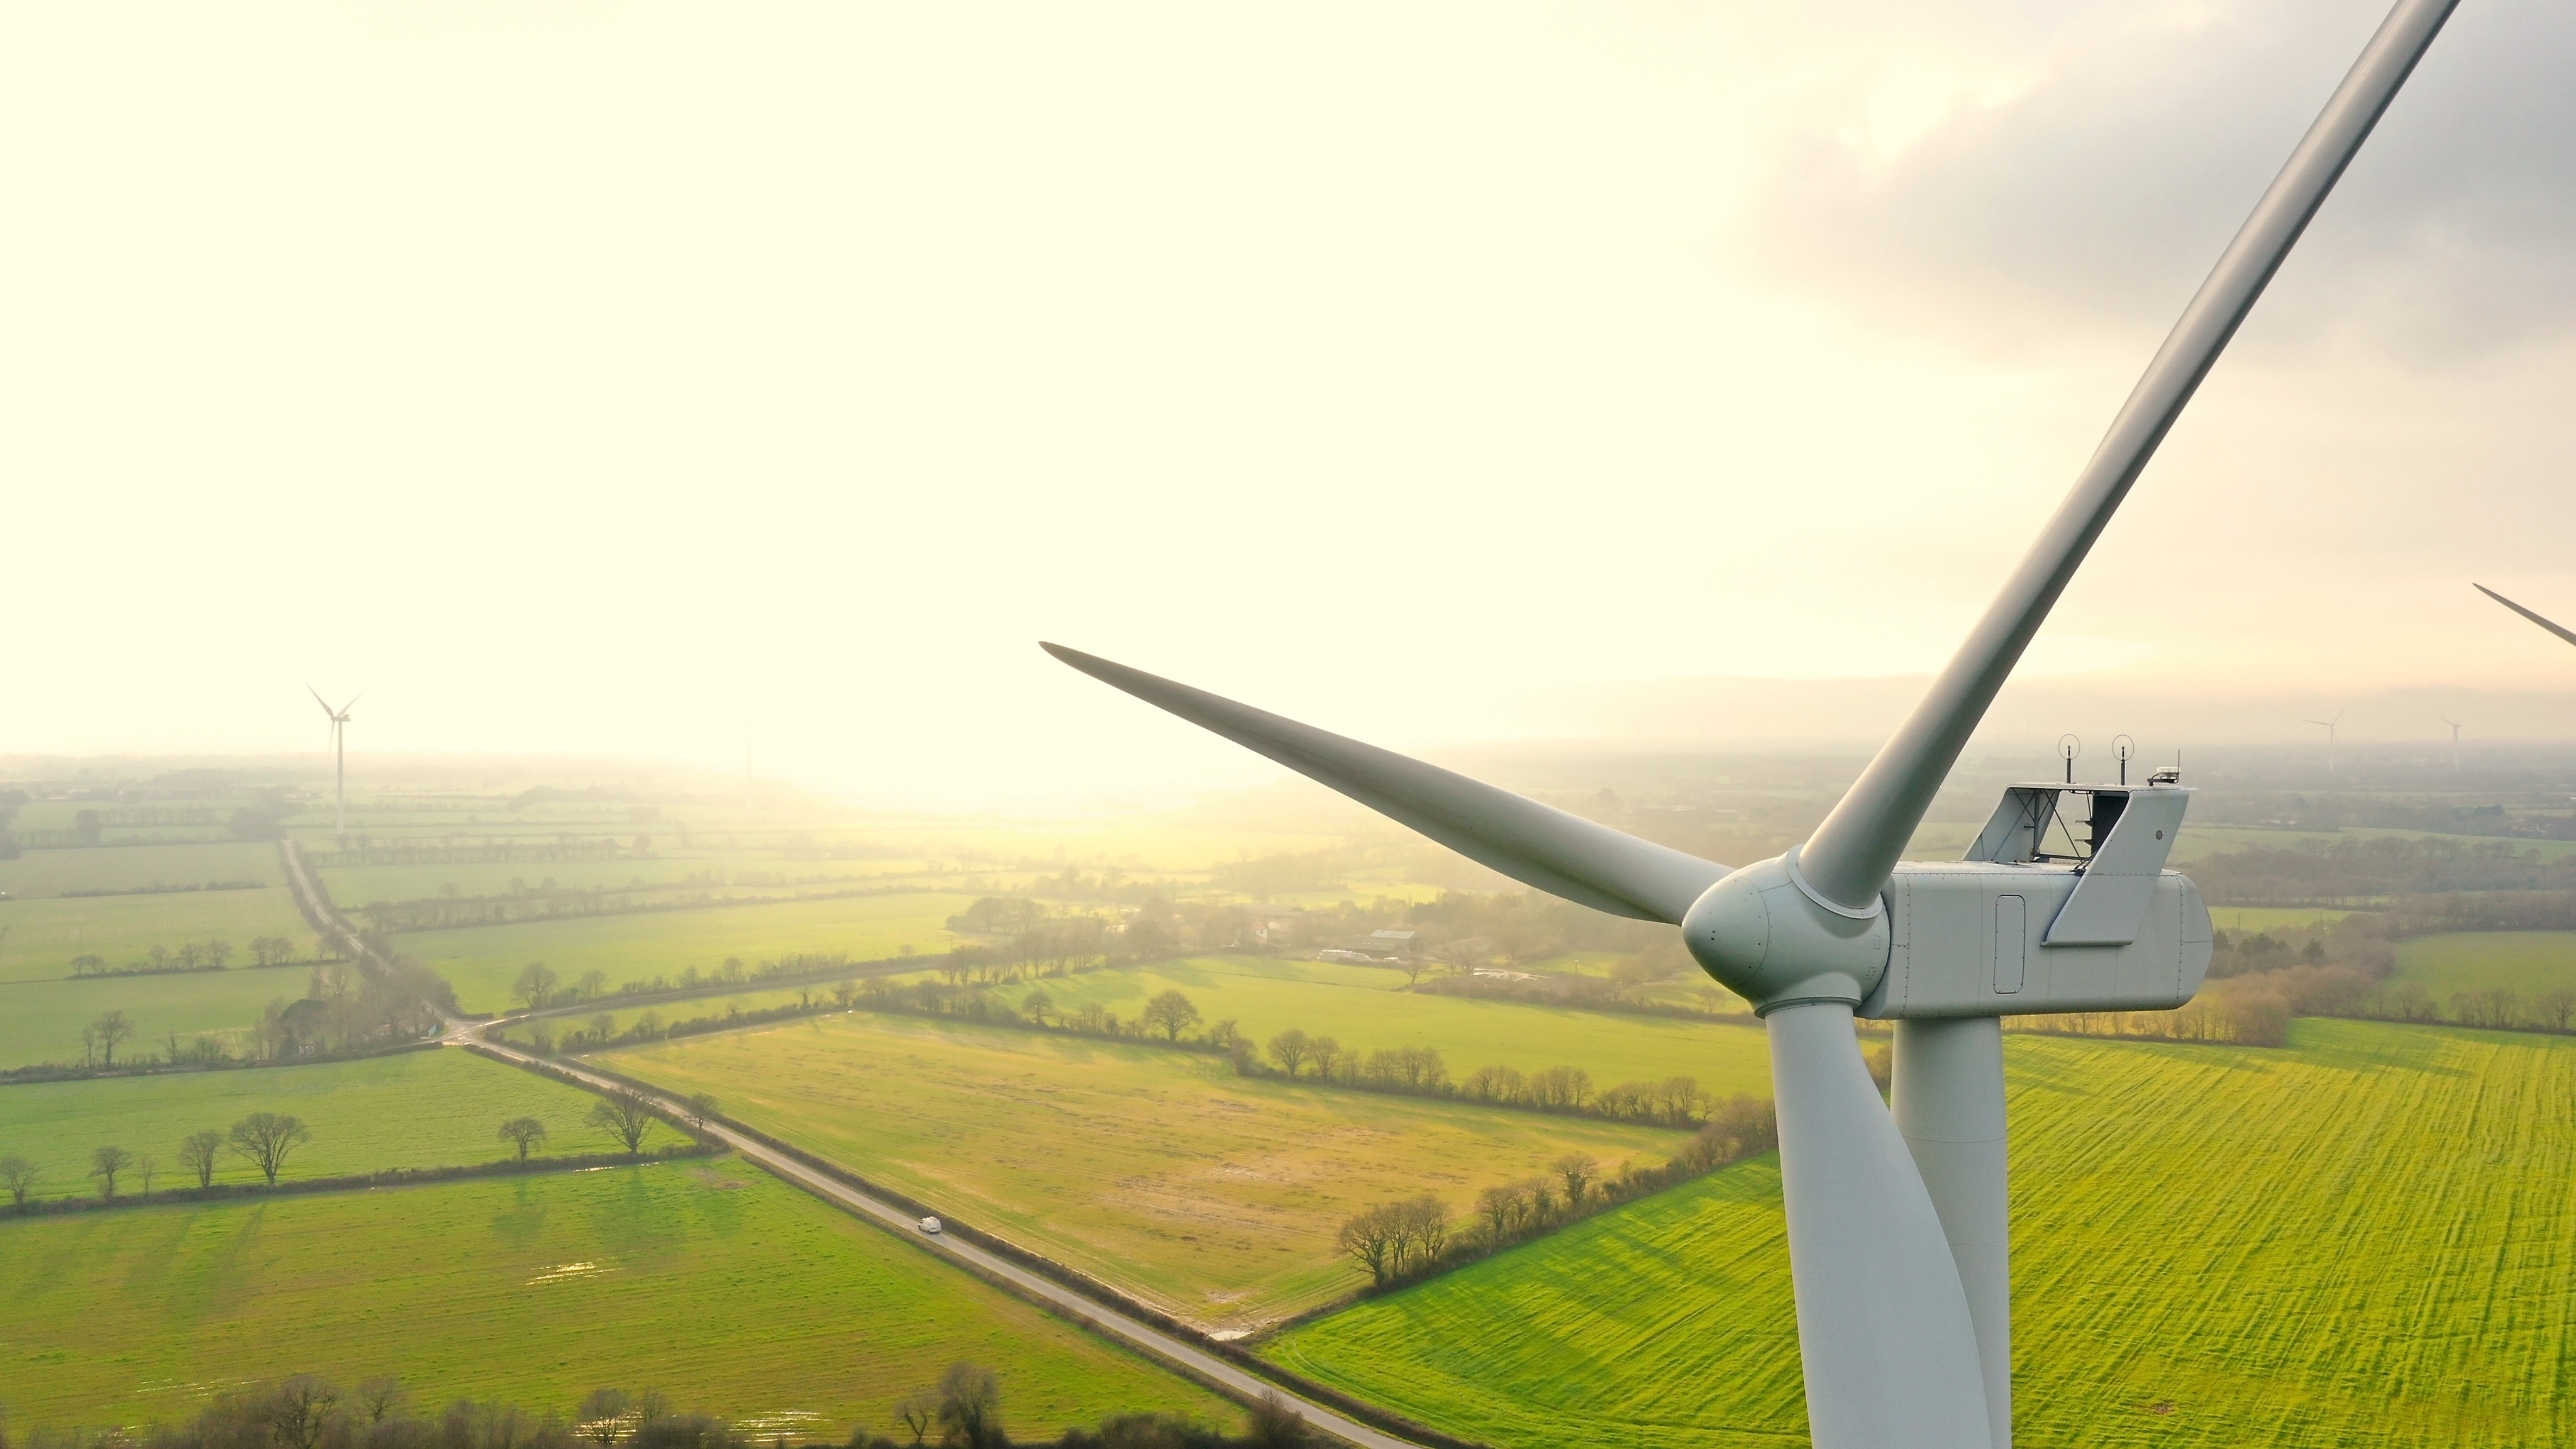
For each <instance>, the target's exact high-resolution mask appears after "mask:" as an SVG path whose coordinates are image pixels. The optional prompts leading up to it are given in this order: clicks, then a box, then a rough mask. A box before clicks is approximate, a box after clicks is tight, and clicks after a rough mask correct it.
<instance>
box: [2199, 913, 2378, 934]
mask: <svg viewBox="0 0 2576 1449" xmlns="http://www.w3.org/2000/svg"><path fill="white" fill-rule="evenodd" d="M2351 914H2352V912H2350V911H2337V910H2329V909H2324V908H2320V907H2313V906H2297V907H2289V906H2212V907H2210V908H2209V919H2210V923H2211V924H2212V925H2215V926H2216V927H2217V928H2218V929H2220V930H2222V931H2225V932H2227V933H2228V934H2230V935H2251V934H2254V933H2256V932H2260V931H2305V930H2312V929H2315V928H2318V927H2322V926H2330V925H2333V924H2334V923H2335V922H2337V921H2340V920H2342V919H2343V918H2344V917H2346V916H2349V915H2351Z"/></svg>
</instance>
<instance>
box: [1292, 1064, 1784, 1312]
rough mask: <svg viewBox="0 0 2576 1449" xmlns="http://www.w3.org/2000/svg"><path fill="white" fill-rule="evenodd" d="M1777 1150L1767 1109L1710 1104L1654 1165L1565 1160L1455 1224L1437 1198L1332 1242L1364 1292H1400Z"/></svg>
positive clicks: (1748, 1103) (1372, 1220) (1389, 1210)
mask: <svg viewBox="0 0 2576 1449" xmlns="http://www.w3.org/2000/svg"><path fill="white" fill-rule="evenodd" d="M1779 1145H1780V1129H1779V1124H1778V1121H1777V1119H1776V1118H1775V1117H1774V1116H1773V1114H1772V1110H1771V1104H1770V1103H1769V1102H1767V1101H1764V1100H1762V1099H1760V1098H1757V1097H1749V1096H1735V1097H1730V1098H1727V1099H1726V1100H1724V1101H1722V1102H1716V1103H1712V1104H1711V1105H1710V1107H1709V1109H1708V1115H1707V1119H1706V1121H1705V1122H1703V1123H1702V1124H1701V1126H1700V1128H1699V1130H1698V1132H1697V1133H1695V1134H1694V1135H1693V1136H1692V1137H1691V1139H1690V1141H1688V1142H1686V1143H1684V1144H1683V1145H1682V1147H1681V1148H1680V1150H1678V1151H1676V1152H1675V1153H1674V1154H1673V1155H1672V1157H1671V1159H1670V1160H1668V1161H1666V1162H1665V1163H1663V1164H1662V1165H1660V1166H1655V1167H1640V1166H1636V1165H1634V1164H1622V1165H1621V1166H1620V1168H1619V1169H1618V1170H1617V1171H1615V1172H1607V1173H1605V1172H1604V1171H1602V1169H1601V1164H1600V1163H1599V1161H1598V1160H1597V1159H1595V1158H1593V1157H1591V1156H1589V1155H1587V1154H1584V1153H1580V1152H1569V1153H1567V1154H1565V1155H1564V1156H1562V1157H1559V1158H1558V1159H1556V1161H1554V1162H1553V1163H1551V1164H1549V1166H1548V1170H1547V1171H1546V1172H1545V1173H1542V1174H1540V1175H1537V1176H1534V1177H1529V1178H1524V1179H1522V1180H1521V1181H1519V1182H1512V1183H1503V1184H1500V1185H1497V1186H1494V1187H1489V1188H1486V1189H1484V1190H1483V1191H1482V1192H1480V1193H1479V1194H1477V1197H1476V1203H1475V1208H1474V1211H1473V1212H1472V1213H1471V1214H1470V1215H1468V1216H1467V1217H1465V1218H1463V1219H1461V1218H1458V1217H1456V1216H1454V1215H1453V1214H1452V1212H1451V1210H1450V1208H1449V1206H1448V1205H1447V1204H1446V1203H1444V1202H1442V1201H1441V1200H1440V1199H1439V1198H1438V1197H1436V1196H1434V1195H1432V1194H1429V1193H1424V1194H1421V1195H1419V1196H1416V1197H1410V1198H1405V1199H1402V1200H1399V1201H1396V1202H1388V1203H1380V1204H1377V1205H1376V1206H1373V1207H1370V1208H1367V1209H1365V1210H1363V1211H1361V1212H1358V1213H1355V1214H1353V1215H1352V1216H1351V1217H1350V1218H1349V1219H1348V1220H1347V1221H1345V1222H1344V1223H1343V1224H1342V1227H1341V1230H1340V1232H1339V1233H1338V1234H1337V1235H1336V1238H1335V1243H1336V1246H1338V1247H1339V1248H1340V1250H1341V1251H1342V1253H1343V1254H1344V1255H1345V1256H1346V1257H1348V1258H1350V1259H1351V1261H1352V1262H1353V1263H1355V1264H1357V1265H1358V1266H1359V1267H1361V1268H1363V1269H1366V1270H1367V1272H1368V1274H1369V1286H1370V1288H1371V1289H1372V1290H1382V1289H1386V1288H1392V1287H1400V1286H1402V1285H1405V1284H1409V1283H1418V1282H1420V1281H1422V1280H1423V1279H1424V1278H1427V1277H1430V1276H1432V1275H1433V1274H1435V1273H1445V1272H1448V1271H1449V1270H1451V1269H1453V1268H1459V1267H1463V1266H1465V1265H1466V1264H1469V1263H1472V1262H1476V1261H1478V1260H1480V1259H1483V1258H1486V1257H1490V1256H1492V1255H1493V1254H1495V1253H1498V1252H1500V1251H1502V1250H1503V1249H1505V1248H1508V1247H1511V1246H1513V1245H1515V1244H1518V1243H1525V1242H1528V1241H1529V1240H1531V1239H1532V1238H1538V1237H1544V1236H1545V1235H1547V1234H1549V1233H1552V1232H1555V1231H1556V1230H1557V1229H1559V1228H1562V1227H1564V1226H1565V1225H1567V1224H1568V1223H1573V1222H1578V1221H1580V1220H1582V1219H1584V1218H1587V1217H1590V1216H1592V1215H1593V1214H1595V1213H1598V1212H1603V1211H1606V1210H1607V1209H1609V1208H1612V1207H1616V1206H1618V1205H1620V1204H1622V1203H1627V1202H1633V1201H1635V1200H1636V1199H1638V1198H1640V1197H1643V1196H1645V1195H1646V1194H1648V1193H1653V1192H1660V1191H1662V1190H1663V1189H1665V1188H1667V1187H1671V1186H1673V1185H1674V1184H1676V1183H1680V1182H1686V1181H1688V1180H1690V1179H1691V1178H1694V1177H1700V1176H1703V1175H1705V1174H1707V1173H1710V1172H1714V1171H1716V1170H1717V1169H1718V1168H1721V1167H1725V1166H1727V1165H1729V1164H1731V1163H1736V1162H1741V1161H1743V1160H1744V1159H1746V1158H1748V1157H1754V1156H1758V1155H1760V1154H1762V1153H1765V1152H1769V1151H1771V1150H1772V1149H1773V1148H1776V1147H1778V1146H1779Z"/></svg>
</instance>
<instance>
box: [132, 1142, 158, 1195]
mask: <svg viewBox="0 0 2576 1449" xmlns="http://www.w3.org/2000/svg"><path fill="white" fill-rule="evenodd" d="M160 1170H161V1159H159V1158H157V1157H155V1156H153V1155H152V1154H151V1153H149V1152H146V1153H142V1154H140V1155H138V1156H137V1157H136V1158H135V1159H134V1175H135V1176H137V1177H140V1178H142V1179H143V1195H144V1196H145V1197H150V1196H151V1195H152V1175H153V1174H154V1173H156V1172H159V1171H160Z"/></svg>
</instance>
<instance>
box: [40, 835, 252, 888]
mask: <svg viewBox="0 0 2576 1449" xmlns="http://www.w3.org/2000/svg"><path fill="white" fill-rule="evenodd" d="M215 880H226V881H230V880H255V881H258V882H260V883H261V884H263V885H284V884H286V872H285V870H284V868H283V867H281V866H280V865H279V864H278V863H277V847H276V846H274V845H267V844H260V843H254V842H248V841H239V842H234V843H230V844H224V845H130V846H117V847H113V848H109V847H100V848H97V849H93V850H30V851H28V852H27V853H25V854H24V855H21V856H19V857H18V858H17V859H16V860H0V891H6V892H8V893H9V894H10V895H13V896H16V897H18V898H19V899H20V900H25V899H27V898H28V897H30V896H58V895H61V894H62V893H63V892H65V891H73V890H93V891H96V890H108V891H115V890H133V889H135V888H136V887H139V886H151V885H203V884H205V883H206V882H208V881H215Z"/></svg>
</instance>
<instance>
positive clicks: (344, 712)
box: [340, 689, 367, 719]
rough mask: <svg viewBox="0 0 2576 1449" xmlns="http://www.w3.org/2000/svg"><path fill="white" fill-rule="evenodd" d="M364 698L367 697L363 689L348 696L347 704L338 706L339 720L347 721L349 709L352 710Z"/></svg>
mask: <svg viewBox="0 0 2576 1449" xmlns="http://www.w3.org/2000/svg"><path fill="white" fill-rule="evenodd" d="M366 697H367V692H366V691H365V690H363V689H362V690H359V691H358V692H357V693H356V694H353V695H350V696H349V702H348V703H347V704H344V705H342V706H340V718H342V719H347V718H348V717H349V711H350V709H351V708H353V707H354V706H355V705H356V704H357V702H358V701H359V700H362V699H364V698H366Z"/></svg>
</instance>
